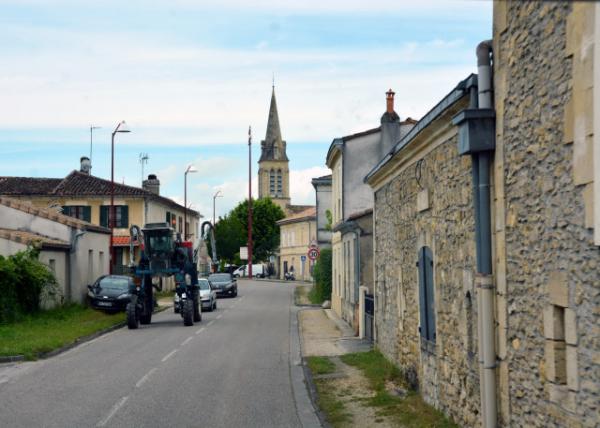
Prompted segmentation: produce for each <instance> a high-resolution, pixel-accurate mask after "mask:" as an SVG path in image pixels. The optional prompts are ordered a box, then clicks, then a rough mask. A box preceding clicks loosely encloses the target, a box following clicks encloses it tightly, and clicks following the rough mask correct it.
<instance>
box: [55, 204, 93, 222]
mask: <svg viewBox="0 0 600 428" xmlns="http://www.w3.org/2000/svg"><path fill="white" fill-rule="evenodd" d="M62 213H63V214H64V215H68V216H69V217H75V218H78V219H79V220H84V221H91V219H92V207H89V206H85V205H65V206H63V207H62Z"/></svg>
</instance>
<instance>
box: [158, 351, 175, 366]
mask: <svg viewBox="0 0 600 428" xmlns="http://www.w3.org/2000/svg"><path fill="white" fill-rule="evenodd" d="M175 352H177V349H173V350H172V351H171V352H169V353H168V354H167V355H165V356H164V357H163V359H162V360H161V361H162V362H163V363H164V362H165V361H167V360H168V359H169V358H171V357H172V356H173V355H175Z"/></svg>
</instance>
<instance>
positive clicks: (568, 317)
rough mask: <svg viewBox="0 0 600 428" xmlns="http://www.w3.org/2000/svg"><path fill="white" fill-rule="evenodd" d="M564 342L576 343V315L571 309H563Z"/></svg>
mask: <svg viewBox="0 0 600 428" xmlns="http://www.w3.org/2000/svg"><path fill="white" fill-rule="evenodd" d="M565 342H566V343H567V344H568V345H577V317H576V315H575V311H574V310H573V309H568V308H567V309H565Z"/></svg>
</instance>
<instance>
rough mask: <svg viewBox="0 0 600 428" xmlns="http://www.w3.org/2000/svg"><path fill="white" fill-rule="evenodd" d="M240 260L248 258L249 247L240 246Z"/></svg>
mask: <svg viewBox="0 0 600 428" xmlns="http://www.w3.org/2000/svg"><path fill="white" fill-rule="evenodd" d="M240 260H248V247H240Z"/></svg>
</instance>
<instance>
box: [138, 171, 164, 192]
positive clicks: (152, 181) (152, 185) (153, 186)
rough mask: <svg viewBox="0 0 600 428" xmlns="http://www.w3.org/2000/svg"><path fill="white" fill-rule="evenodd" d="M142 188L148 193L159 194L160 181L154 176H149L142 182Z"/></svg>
mask: <svg viewBox="0 0 600 428" xmlns="http://www.w3.org/2000/svg"><path fill="white" fill-rule="evenodd" d="M142 188H143V189H144V190H147V191H149V192H152V193H155V194H157V195H159V194H160V181H159V179H158V178H156V175H155V174H150V175H149V176H148V179H147V180H144V181H142Z"/></svg>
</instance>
